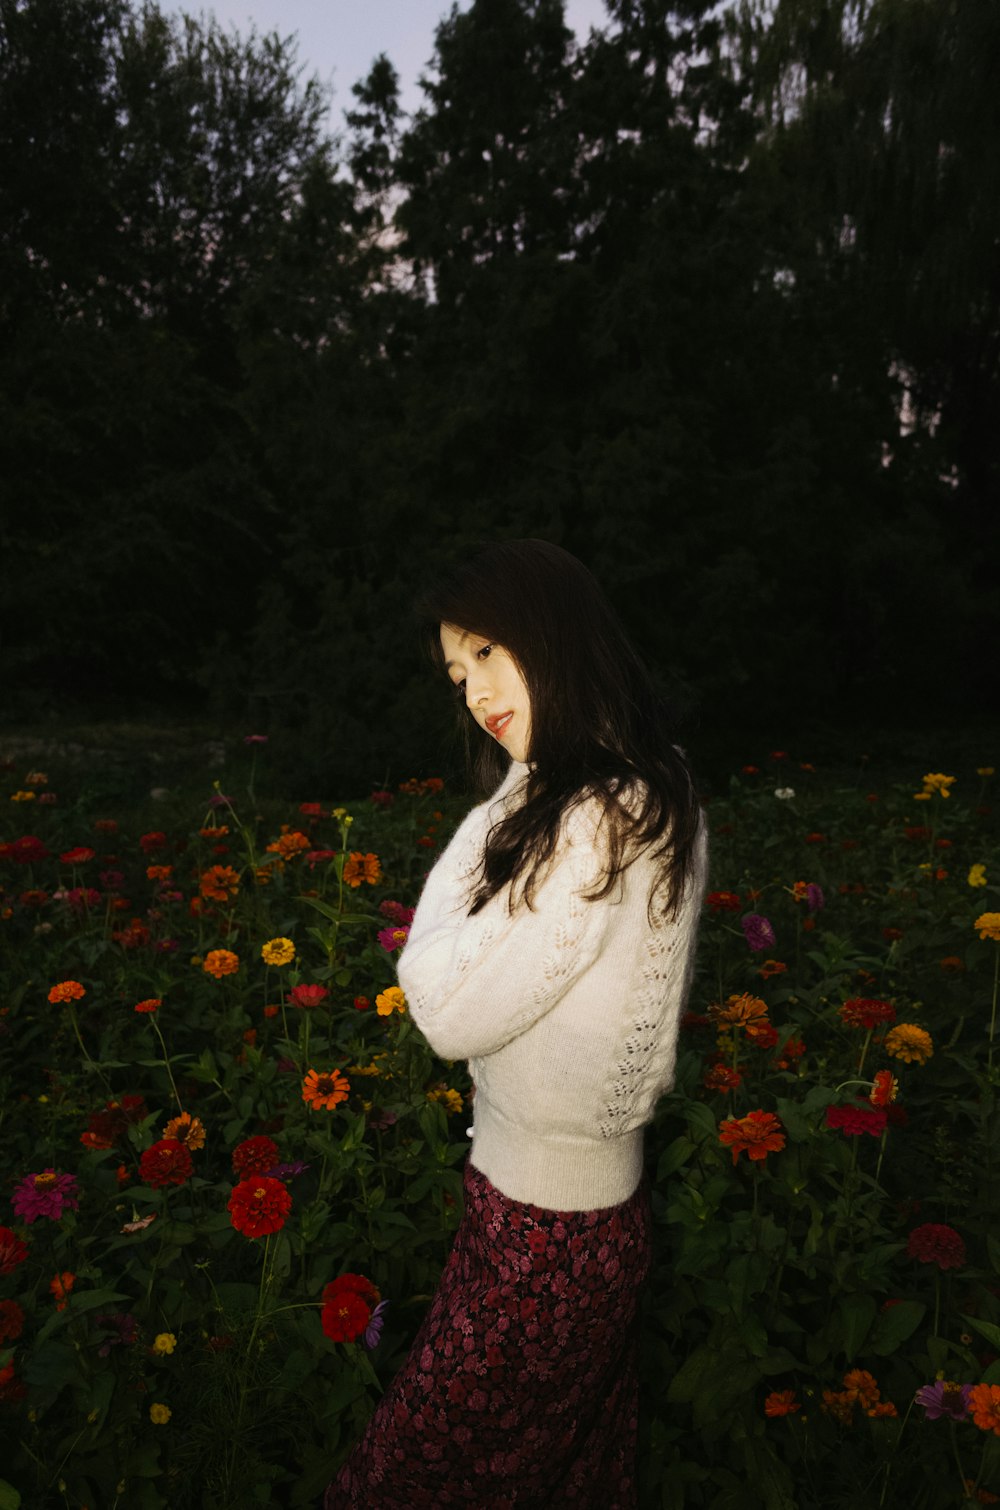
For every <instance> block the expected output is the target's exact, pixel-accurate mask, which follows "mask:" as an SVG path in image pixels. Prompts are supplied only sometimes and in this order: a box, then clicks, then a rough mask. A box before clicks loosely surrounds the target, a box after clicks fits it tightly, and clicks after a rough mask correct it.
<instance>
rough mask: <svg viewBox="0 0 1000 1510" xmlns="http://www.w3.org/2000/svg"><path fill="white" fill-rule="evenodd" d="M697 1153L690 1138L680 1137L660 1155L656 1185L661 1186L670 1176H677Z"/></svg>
mask: <svg viewBox="0 0 1000 1510" xmlns="http://www.w3.org/2000/svg"><path fill="white" fill-rule="evenodd" d="M694 1151H695V1145H694V1144H693V1143H692V1142H691V1140H690V1138H685V1137H683V1136H682V1137H680V1138H675V1139H674V1141H673V1142H672V1143H671V1144H670V1145H669V1147H667V1148H665V1149H664V1150H663V1152H662V1153H661V1154H660V1159H659V1163H658V1164H657V1166H656V1183H657V1184H660V1183H661V1182H662V1181H663V1180H666V1179H668V1178H669V1176H670V1175H672V1174H676V1173H677V1170H678V1169H683V1167H684V1165H685V1164H686V1163H687V1161H688V1159H690V1157H691V1155H692V1154H693V1153H694Z"/></svg>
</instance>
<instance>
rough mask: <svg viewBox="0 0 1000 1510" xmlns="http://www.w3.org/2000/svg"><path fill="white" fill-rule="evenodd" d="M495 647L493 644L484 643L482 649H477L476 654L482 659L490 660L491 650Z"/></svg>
mask: <svg viewBox="0 0 1000 1510" xmlns="http://www.w3.org/2000/svg"><path fill="white" fill-rule="evenodd" d="M493 648H494V647H493V646H492V645H484V646H483V647H482V649H481V650H477V651H476V656H477V657H478V659H479V660H481V661H487V660H489V657H490V651H491V650H492V649H493Z"/></svg>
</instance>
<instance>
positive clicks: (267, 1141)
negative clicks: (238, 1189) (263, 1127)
mask: <svg viewBox="0 0 1000 1510" xmlns="http://www.w3.org/2000/svg"><path fill="white" fill-rule="evenodd" d="M278 1158H279V1154H278V1145H277V1143H275V1142H274V1140H273V1139H272V1138H265V1137H263V1136H261V1137H256V1138H245V1139H244V1140H243V1142H242V1143H237V1145H236V1147H235V1148H234V1149H233V1169H234V1170H235V1172H236V1173H237V1174H238V1175H239V1176H240V1178H241V1179H243V1180H245V1179H247V1178H249V1176H250V1175H254V1174H266V1173H267V1171H268V1170H269V1169H273V1168H274V1166H275V1164H277V1162H278Z"/></svg>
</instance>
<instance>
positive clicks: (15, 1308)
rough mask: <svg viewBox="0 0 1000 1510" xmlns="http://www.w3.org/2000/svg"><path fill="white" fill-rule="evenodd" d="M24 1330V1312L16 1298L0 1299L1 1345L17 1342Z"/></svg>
mask: <svg viewBox="0 0 1000 1510" xmlns="http://www.w3.org/2000/svg"><path fill="white" fill-rule="evenodd" d="M23 1330H24V1312H23V1310H22V1309H21V1307H20V1306H19V1305H18V1303H17V1301H16V1300H0V1346H2V1345H3V1344H4V1343H5V1342H15V1341H16V1340H17V1338H18V1337H20V1335H21V1333H22V1332H23Z"/></svg>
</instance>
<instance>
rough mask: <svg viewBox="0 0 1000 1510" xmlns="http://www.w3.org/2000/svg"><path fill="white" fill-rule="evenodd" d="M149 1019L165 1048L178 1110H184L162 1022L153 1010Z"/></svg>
mask: <svg viewBox="0 0 1000 1510" xmlns="http://www.w3.org/2000/svg"><path fill="white" fill-rule="evenodd" d="M149 1020H150V1022H151V1023H152V1024H153V1029H154V1031H155V1033H156V1036H157V1038H158V1039H159V1040H160V1047H161V1049H162V1050H163V1068H164V1069H165V1070H166V1072H167V1076H168V1078H169V1080H170V1089H171V1090H172V1091H173V1093H174V1100H175V1101H176V1102H177V1110H178V1111H179V1112H182V1111H183V1110H184V1107H183V1105H182V1104H181V1098H180V1094H179V1092H178V1090H177V1082H176V1080H175V1079H174V1072H173V1070H172V1069H171V1067H170V1055H169V1054H168V1053H167V1045H166V1041H165V1039H164V1037H163V1034H162V1033H161V1032H160V1024H159V1023H158V1022H157V1020H156V1014H155V1013H153V1012H151V1013H150V1014H149Z"/></svg>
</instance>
